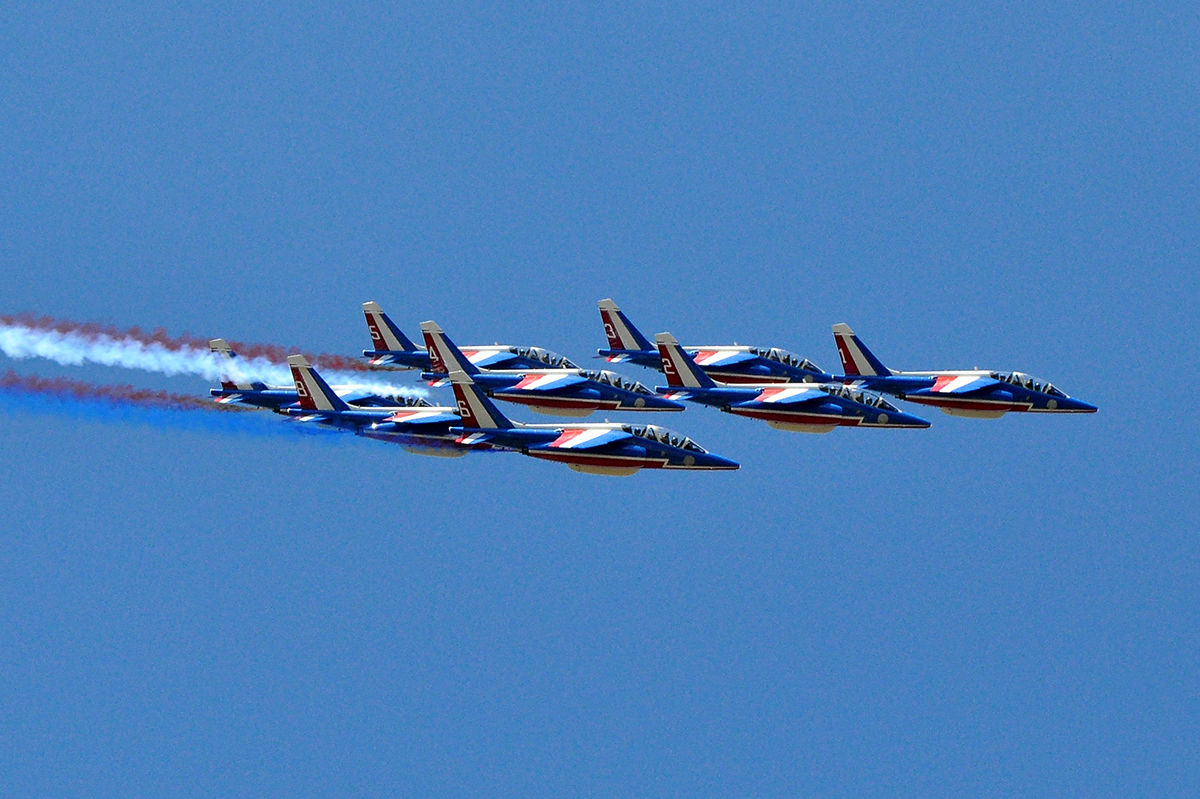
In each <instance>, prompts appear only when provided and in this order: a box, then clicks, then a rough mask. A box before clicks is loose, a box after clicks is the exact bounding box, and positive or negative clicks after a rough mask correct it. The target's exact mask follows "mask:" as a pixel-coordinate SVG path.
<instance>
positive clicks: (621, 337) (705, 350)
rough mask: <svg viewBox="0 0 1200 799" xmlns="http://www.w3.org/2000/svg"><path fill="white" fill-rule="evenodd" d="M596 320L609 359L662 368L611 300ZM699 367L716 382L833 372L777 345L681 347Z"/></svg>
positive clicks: (812, 378)
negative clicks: (602, 325) (602, 324)
mask: <svg viewBox="0 0 1200 799" xmlns="http://www.w3.org/2000/svg"><path fill="white" fill-rule="evenodd" d="M599 305H600V320H601V321H602V322H603V323H604V335H605V336H607V337H608V347H609V348H608V349H606V350H598V352H599V354H600V356H601V357H603V358H604V359H605V360H607V361H609V362H610V363H622V362H625V361H628V362H629V363H636V364H637V365H638V366H645V367H648V368H650V369H659V370H661V369H662V358H660V357H659V354H658V349H657V348H656V347H655V346H654V345H653V344H651V343H650V342H649V341H647V340H646V337H645V336H643V335H642V333H641V331H639V330H638V329H637V328H636V327H634V325H633V322H630V321H629V317H627V316H626V315H625V314H624V313H622V312H621V309H620V308H618V307H617V304H616V303H615V302H613V301H612V300H600V302H599ZM684 349H685V350H687V352H688V354H690V355H691V356H692V357H693V358H694V359H695V360H696V363H697V364H699V365H700V368H701V369H703V370H704V372H705V373H706V374H707V375H708V376H709V377H711V378H712V379H713V380H716V381H717V382H718V383H824V382H827V381H829V380H832V379H833V375H831V374H829V373H828V372H825V371H824V370H823V369H821V367H819V366H817V365H816V364H814V363H813V362H812V361H810V360H808V359H807V358H801V357H800V356H799V355H793V354H792V353H790V352H788V351H787V350H781V349H779V348H778V347H747V346H742V345H738V344H733V345H721V346H712V347H701V346H696V345H692V344H689V345H687V346H685V347H684Z"/></svg>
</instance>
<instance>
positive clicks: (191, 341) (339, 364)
mask: <svg viewBox="0 0 1200 799" xmlns="http://www.w3.org/2000/svg"><path fill="white" fill-rule="evenodd" d="M0 327H23V328H28V329H29V330H41V331H51V330H52V331H56V332H58V333H63V334H67V333H76V334H78V335H80V336H81V337H83V338H85V339H95V338H98V337H101V336H104V337H107V338H108V339H111V340H114V341H116V340H129V341H137V342H141V343H142V344H144V345H146V346H147V347H149V346H151V345H154V344H157V345H159V346H160V347H162V348H163V349H165V350H167V351H171V352H173V351H176V350H181V349H185V348H190V349H192V350H198V351H201V352H206V351H207V350H208V339H202V338H197V337H195V336H192V335H189V334H187V333H184V334H183V335H180V336H170V335H168V334H167V331H166V330H165V329H163V328H161V327H159V328H155V329H154V330H152V331H151V332H149V333H146V332H144V331H143V330H142V329H141V328H140V327H131V328H129V329H128V330H121V329H119V328H117V327H114V326H113V325H101V324H97V323H95V322H72V321H70V320H67V319H55V318H54V317H51V316H41V317H35V316H33V315H32V314H17V315H16V316H0ZM229 344H230V346H232V347H233V349H234V350H235V351H237V352H238V354H239V355H242V356H243V357H246V358H259V359H262V360H264V361H268V362H270V363H276V364H283V363H287V356H289V355H293V354H295V353H297V352H300V350H299V349H288V348H287V347H280V346H278V345H276V344H254V343H250V342H244V341H230V342H229ZM304 357H305V358H307V359H308V362H309V363H311V364H313V365H314V366H316V367H317V368H318V369H328V370H332V371H340V372H368V371H371V369H370V367H369V366H367V365H366V364H365V363H362V362H361V361H358V360H355V359H354V358H347V357H346V356H344V355H333V354H330V353H327V352H323V353H321V354H319V355H313V354H311V353H307V352H305V353H304Z"/></svg>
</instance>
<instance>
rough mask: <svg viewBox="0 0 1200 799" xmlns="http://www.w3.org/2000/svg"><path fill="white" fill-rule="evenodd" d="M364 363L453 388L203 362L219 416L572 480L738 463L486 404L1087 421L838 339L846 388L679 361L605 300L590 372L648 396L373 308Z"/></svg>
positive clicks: (698, 356) (978, 379) (991, 382)
mask: <svg viewBox="0 0 1200 799" xmlns="http://www.w3.org/2000/svg"><path fill="white" fill-rule="evenodd" d="M362 308H363V314H364V316H365V317H366V322H367V330H368V332H369V334H370V337H371V348H370V349H366V350H363V357H364V358H365V359H366V361H367V366H368V368H371V369H380V370H406V371H416V370H419V371H420V374H421V378H422V380H424V381H426V382H427V383H428V385H430V386H432V387H438V386H449V387H450V388H451V390H452V391H453V395H454V404H453V405H445V406H442V405H434V404H432V403H430V402H429V401H427V400H425V399H420V398H414V397H391V396H380V395H378V394H372V393H370V392H366V391H363V390H361V389H358V388H355V387H351V386H337V385H332V386H331V385H329V384H328V383H326V382H325V380H324V378H322V377H321V375H320V374H319V373H318V372H317V370H316V369H315V368H313V366H312V365H311V364H310V363H309V362H308V361H307V360H306V359H305V357H304V356H303V355H292V356H290V357H289V358H288V366H289V368H290V370H291V374H292V379H293V384H292V385H285V386H272V385H267V384H265V383H262V382H258V381H249V380H245V379H242V378H241V377H240V376H239V370H238V361H237V354H236V353H235V352H234V351H233V350H232V348H231V347H230V346H229V344H228V343H226V342H225V341H224V340H223V339H213V340H212V341H210V342H209V347H210V349H211V350H212V352H213V354H214V356H215V357H216V358H217V359H218V361H219V362H220V363H221V365H222V368H221V372H222V374H221V387H220V388H214V389H212V390H211V392H210V393H211V395H212V397H213V398H214V400H215V401H216V402H219V403H237V404H240V405H247V406H252V407H259V408H264V409H269V410H271V411H274V412H275V413H278V414H281V415H284V416H287V417H289V418H290V419H292V420H294V421H296V422H298V423H302V424H305V423H307V424H317V425H321V426H323V427H328V428H333V429H339V430H346V431H349V432H353V433H355V434H357V435H360V436H363V437H365V438H370V439H374V440H376V441H383V442H386V443H392V444H398V445H400V446H401V447H403V448H404V449H406V450H408V451H409V452H413V453H416V454H420V455H432V456H440V457H461V456H463V455H466V454H467V453H468V452H472V451H483V450H492V451H501V452H514V453H520V454H522V455H525V456H527V457H531V458H538V459H540V460H547V461H554V462H558V463H562V464H565V465H566V466H567V467H569V468H571V469H574V470H575V471H578V472H585V473H589V474H606V475H630V474H634V473H636V472H638V471H640V470H642V469H685V470H689V471H729V470H734V469H737V468H738V464H737V463H736V462H735V461H732V460H729V459H728V458H724V457H721V456H720V455H716V454H714V453H711V452H708V451H707V450H705V449H704V448H703V447H701V446H700V445H699V444H697V443H696V442H695V441H693V440H692V439H690V438H688V437H687V436H685V435H683V434H681V433H677V432H675V431H674V430H670V429H668V428H666V427H662V426H660V425H657V424H649V423H640V422H639V423H627V422H609V421H607V420H606V421H605V422H602V423H594V422H592V423H588V422H576V421H557V422H549V423H540V424H530V423H526V422H520V421H515V420H512V419H510V418H508V417H507V416H506V415H505V414H504V413H503V412H502V411H501V410H500V409H499V407H497V405H496V402H497V401H499V402H504V403H510V404H514V405H521V406H524V407H525V408H526V409H528V410H529V411H532V412H534V413H538V414H543V415H547V416H557V417H566V418H568V419H578V418H583V417H587V416H589V415H591V414H592V413H594V412H596V411H605V412H628V413H632V414H636V415H639V416H640V415H642V414H648V413H678V412H681V411H683V410H684V409H685V408H686V407H687V406H688V405H689V404H694V405H706V406H708V407H710V408H716V409H717V410H719V411H721V412H724V413H728V414H730V415H732V416H741V417H743V418H746V419H752V420H758V421H761V422H765V423H766V424H767V425H769V426H770V427H772V428H775V429H777V430H785V431H790V432H800V433H828V432H831V431H832V430H833V429H835V428H837V427H862V428H875V429H888V428H891V429H921V428H927V427H929V426H930V423H929V422H928V421H926V420H925V419H922V418H921V417H919V416H917V415H915V414H911V413H908V412H907V411H905V410H902V409H901V408H900V407H898V406H897V405H896V404H895V403H894V402H893V401H892V400H897V401H902V402H908V403H913V404H916V405H924V406H929V407H935V408H938V409H940V410H941V411H942V412H944V413H946V414H950V415H953V416H963V417H970V418H980V419H994V418H999V417H1000V416H1003V415H1004V414H1006V413H1095V412H1096V410H1097V409H1096V406H1094V405H1090V404H1088V403H1086V402H1083V401H1082V400H1078V399H1075V398H1073V397H1070V396H1068V395H1067V394H1066V393H1064V392H1063V391H1061V390H1060V389H1058V388H1056V387H1055V386H1053V385H1052V384H1050V383H1049V382H1048V381H1045V380H1041V379H1039V378H1035V377H1031V376H1030V375H1027V374H1025V373H1023V372H1017V371H990V370H979V369H972V370H934V371H896V370H892V369H889V368H888V367H886V366H884V365H883V362H882V361H880V360H879V358H877V357H876V356H875V354H874V353H872V352H871V350H869V349H868V348H867V346H866V345H865V344H863V342H862V340H861V339H859V337H858V336H857V335H855V333H854V331H852V330H851V329H850V328H849V327H848V326H847V325H845V324H836V325H834V326H833V337H834V343H835V344H836V346H837V350H838V355H839V356H840V359H841V367H842V368H841V371H842V374H840V375H837V374H833V373H831V372H826V371H825V370H823V369H821V368H820V367H818V366H817V365H816V364H814V363H813V362H812V361H810V360H808V359H807V358H802V357H800V356H798V355H795V354H793V353H791V352H788V351H787V350H784V349H781V348H779V347H756V346H744V345H739V344H732V345H691V344H688V345H682V344H680V343H679V342H678V341H677V340H676V339H675V337H674V336H673V335H671V334H670V333H668V332H663V333H659V334H657V335H656V336H655V337H654V342H653V343H651V341H650V340H649V339H648V338H647V337H646V336H645V335H643V334H642V333H641V331H639V330H638V329H637V327H636V326H634V324H633V322H631V321H630V320H629V318H628V317H627V316H626V315H625V314H624V313H623V312H622V311H621V309H620V308H618V307H617V305H616V303H614V302H613V301H612V300H611V299H604V300H600V302H599V309H600V320H601V323H602V324H603V326H604V334H605V337H606V338H607V340H608V346H607V347H606V348H603V349H600V350H598V354H597V357H598V358H602V359H604V360H605V361H607V362H608V363H613V364H620V363H631V364H634V365H637V366H641V367H645V368H649V369H654V370H657V371H658V372H661V373H662V376H663V378H664V380H665V382H666V384H667V385H665V386H655V387H654V388H650V387H648V386H646V385H644V384H642V383H641V382H638V381H636V380H630V379H628V378H626V377H623V376H621V375H619V374H617V373H616V372H612V371H609V370H606V369H584V368H581V367H580V366H578V365H577V364H576V363H574V362H573V361H571V360H570V359H568V358H567V357H565V356H563V355H560V354H558V353H556V352H553V351H552V350H548V349H545V348H543V347H538V346H528V345H522V346H518V345H507V344H498V343H495V344H487V345H462V346H460V345H457V344H455V343H454V341H453V340H451V338H450V336H449V335H448V334H447V333H446V331H444V330H443V329H442V328H441V327H440V326H439V325H438V324H437V323H436V322H434V321H432V320H430V321H426V322H422V323H421V325H420V329H421V334H422V339H423V340H424V344H417V343H415V342H414V341H413V340H412V339H410V338H408V337H407V336H406V335H405V334H404V333H403V332H402V331H401V329H400V327H399V326H397V325H396V324H395V322H393V321H392V319H391V318H390V317H389V316H388V315H387V314H386V313H385V312H384V311H383V309H382V308H381V307H380V305H379V304H378V303H376V302H366V303H363V306H362Z"/></svg>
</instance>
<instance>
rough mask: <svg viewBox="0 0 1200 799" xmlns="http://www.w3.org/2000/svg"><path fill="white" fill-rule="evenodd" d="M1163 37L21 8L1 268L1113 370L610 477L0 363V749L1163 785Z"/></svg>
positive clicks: (302, 331) (673, 10)
mask: <svg viewBox="0 0 1200 799" xmlns="http://www.w3.org/2000/svg"><path fill="white" fill-rule="evenodd" d="M1198 36H1200V12H1198V10H1197V7H1196V6H1195V5H1194V4H1177V5H1173V4H1146V3H1127V4H1105V3H1101V4H1038V5H1022V4H1011V3H1010V4H990V5H987V6H983V7H981V6H980V5H979V4H934V5H930V4H928V3H914V4H910V5H904V4H888V5H883V4H868V5H853V6H848V5H846V4H837V3H831V4H819V5H815V6H812V7H800V8H795V7H789V8H787V9H785V10H781V9H778V8H774V7H759V6H741V7H734V8H729V7H726V6H725V5H715V6H699V5H697V4H695V3H685V4H679V5H676V6H669V5H663V4H660V5H655V6H653V7H652V8H647V7H645V6H644V4H627V5H616V4H611V3H608V4H597V5H595V6H591V7H588V6H575V7H572V8H571V9H566V10H564V9H563V8H562V7H561V4H546V5H544V6H541V7H531V6H528V5H513V6H508V7H500V6H497V5H496V4H481V5H478V6H473V5H444V6H436V7H425V8H422V9H417V10H402V11H398V10H395V9H393V8H392V7H391V4H382V5H379V6H370V5H362V4H349V3H343V4H338V5H337V7H336V8H335V9H333V10H330V9H329V8H326V7H323V6H319V5H312V4H306V5H301V6H293V7H283V6H279V7H271V8H262V7H256V8H253V9H247V8H246V5H245V4H241V3H238V4H228V5H225V6H218V5H216V4H207V5H206V6H205V7H204V9H203V10H199V11H197V10H189V9H187V8H183V7H170V8H165V7H163V6H154V7H141V6H138V5H135V4H111V5H110V4H103V5H97V4H80V5H78V6H73V7H72V6H67V7H63V6H59V5H55V6H53V7H49V6H47V7H23V8H20V9H17V8H12V9H9V10H8V11H6V13H5V14H4V19H3V20H0V65H2V66H3V74H4V76H5V78H4V80H3V81H0V121H2V124H0V219H2V220H3V222H2V224H0V313H11V312H17V311H33V312H36V313H46V314H52V315H55V316H60V317H66V318H72V319H83V320H100V321H105V322H111V323H113V324H117V325H121V326H129V325H141V326H143V327H155V326H163V327H166V328H168V329H169V330H170V331H173V332H182V331H184V330H187V331H190V332H192V333H195V334H198V335H211V336H217V335H220V336H225V337H228V338H233V339H246V340H252V341H274V342H279V343H286V344H293V345H296V346H300V347H304V348H306V349H309V350H318V351H333V352H345V353H354V352H356V351H358V350H360V349H362V348H363V347H364V346H366V345H367V343H368V340H367V338H366V332H365V327H364V325H363V323H362V319H361V315H360V312H359V306H360V304H361V303H362V302H363V301H364V300H369V299H374V300H377V301H379V302H380V303H382V304H383V305H384V307H385V308H387V309H388V310H389V311H391V312H392V314H393V316H394V317H395V318H396V319H397V321H399V322H400V323H401V324H402V325H403V327H404V328H405V329H406V330H407V331H408V332H409V333H410V335H411V334H415V332H416V326H417V323H418V322H420V321H421V320H424V319H430V318H433V319H436V320H437V321H439V322H440V323H441V324H442V326H443V327H444V328H446V330H447V331H448V332H450V333H451V334H452V335H454V336H455V337H457V338H458V339H460V340H464V341H465V340H483V341H492V340H499V341H505V342H511V343H533V344H541V345H543V346H548V347H551V348H553V349H555V350H558V351H561V352H564V353H566V354H568V355H571V356H573V357H576V358H579V359H586V358H588V356H589V354H590V353H592V352H594V350H595V349H596V348H597V347H599V346H601V345H602V344H603V343H604V342H603V339H602V336H601V330H600V325H599V319H598V314H597V312H596V307H595V302H596V300H597V299H600V298H602V297H609V296H611V297H613V298H615V299H616V300H617V301H618V302H619V303H620V304H621V305H622V307H623V308H624V309H625V310H626V311H627V312H628V313H629V314H630V315H631V316H632V317H633V318H634V320H635V321H636V322H638V323H639V324H640V325H642V327H643V329H644V330H645V331H646V332H647V333H654V332H658V331H661V330H670V331H671V332H673V333H674V334H675V335H676V336H678V337H679V338H680V339H683V340H690V341H697V342H699V341H703V342H705V343H708V342H713V343H720V342H724V341H729V340H735V339H736V340H738V341H741V342H744V343H760V344H767V345H776V346H783V347H787V348H789V349H791V350H793V351H795V352H797V353H799V354H801V355H804V356H806V357H808V358H810V359H812V360H814V361H815V362H816V363H818V364H819V365H822V366H824V367H826V368H832V367H834V366H835V365H836V364H837V357H836V354H835V350H834V347H833V343H832V337H831V335H830V330H829V326H830V324H831V323H834V322H847V323H849V324H850V325H852V326H853V327H854V328H855V329H856V330H857V331H858V332H859V333H860V335H862V336H863V337H864V339H865V340H866V341H867V342H868V343H869V344H871V345H872V347H873V348H874V349H875V350H876V352H877V354H879V355H880V356H881V357H882V358H883V359H884V360H885V361H886V362H888V363H890V364H895V365H896V366H898V367H901V368H938V367H941V368H963V367H966V368H969V367H972V366H976V365H978V366H983V367H993V368H1017V369H1022V370H1025V371H1029V372H1032V373H1034V374H1037V375H1041V376H1044V377H1047V378H1049V379H1051V380H1053V381H1055V382H1056V383H1057V384H1058V385H1060V386H1061V387H1062V388H1064V389H1065V390H1066V391H1067V392H1068V393H1071V394H1074V395H1077V396H1079V397H1081V398H1083V399H1086V400H1088V401H1090V402H1094V403H1096V404H1098V405H1099V406H1100V408H1101V411H1100V413H1099V414H1097V415H1095V416H1090V417H1077V418H1046V417H1021V416H1012V417H1009V418H1005V419H1001V420H998V421H994V422H980V421H972V420H963V419H951V418H949V417H944V416H941V415H940V414H935V415H934V416H931V417H930V418H931V419H932V421H934V427H933V428H932V429H930V430H928V431H924V432H912V433H906V432H890V431H846V430H843V431H838V432H835V433H833V434H831V435H828V436H819V437H818V436H804V435H795V434H787V433H782V432H777V431H773V430H770V429H768V428H766V427H764V426H761V425H757V424H753V423H750V422H748V421H745V420H740V419H735V418H732V417H729V416H726V415H722V414H719V413H717V412H714V411H709V410H707V409H703V408H692V409H689V410H688V411H686V412H685V413H683V414H681V415H678V416H673V417H672V418H671V420H670V424H671V426H672V427H675V428H677V429H679V430H681V431H683V432H686V433H688V434H689V435H692V436H693V437H695V438H696V439H697V440H698V441H700V442H701V443H702V444H704V445H705V446H707V447H709V448H710V449H713V450H715V451H717V452H719V453H721V454H724V455H727V456H729V457H733V458H735V459H737V460H739V461H741V462H742V464H743V468H742V470H741V471H739V472H736V473H733V474H720V475H703V474H642V475H638V476H636V477H633V478H628V479H624V480H618V479H605V478H596V477H588V476H582V475H577V474H574V473H571V472H569V471H567V470H565V469H562V468H557V467H555V466H554V465H551V464H544V463H538V462H533V461H530V460H528V459H523V458H520V457H516V456H511V457H504V456H490V457H488V456H480V457H470V458H466V459H463V460H460V461H455V462H446V461H441V460H436V459H429V458H418V457H414V456H411V455H408V454H406V453H404V452H402V451H400V450H399V449H396V448H391V447H388V446H385V445H381V444H374V443H371V442H362V441H355V440H352V439H351V440H345V441H342V440H339V441H335V442H330V441H324V440H314V439H312V438H311V437H301V436H296V437H287V436H275V437H268V436H255V435H249V434H240V433H224V432H220V431H212V430H189V429H183V428H181V427H178V426H170V425H159V424H155V423H153V420H152V419H148V420H146V421H145V422H138V421H136V420H134V421H133V422H120V423H114V422H106V421H104V420H102V419H99V418H97V417H95V416H94V415H86V414H85V415H78V416H77V415H74V414H72V413H71V412H70V411H69V409H59V410H58V411H55V412H44V411H40V412H37V413H31V412H26V411H23V410H21V409H20V408H18V407H15V406H14V405H13V404H12V403H11V402H6V403H5V404H4V405H3V407H2V408H0V474H2V475H3V476H2V477H0V740H3V741H4V745H3V746H2V747H0V793H4V794H5V795H9V796H53V797H72V796H79V797H85V796H86V797H104V796H113V797H118V796H119V797H131V796H388V795H391V796H441V795H445V796H464V795H466V796H564V795H568V796H569V795H598V796H706V795H707V796H751V795H754V796H814V797H815V796H820V797H874V796H880V797H885V796H886V797H896V796H901V797H960V796H996V797H1008V796H1026V797H1033V796H1053V797H1069V796H1079V797H1098V796H1122V797H1124V796H1134V795H1136V796H1166V797H1175V796H1178V797H1185V796H1195V795H1197V793H1200V763H1198V761H1197V755H1196V753H1197V750H1198V746H1200V740H1198V739H1200V722H1198V719H1200V699H1198V697H1200V668H1198V664H1197V657H1198V655H1197V652H1200V636H1198V635H1197V630H1198V627H1197V623H1198V621H1200V619H1198V607H1200V605H1198V600H1200V590H1198V588H1197V584H1198V579H1200V549H1198V546H1197V536H1196V532H1197V527H1198V526H1200V514H1198V512H1197V507H1198V503H1197V498H1196V491H1197V474H1198V473H1200V468H1198V466H1200V464H1198V462H1197V461H1198V458H1197V452H1198V451H1200V434H1198V422H1197V419H1198V417H1200V414H1198V413H1197V411H1196V410H1195V409H1194V407H1193V405H1194V403H1193V402H1192V400H1191V397H1192V395H1193V394H1194V386H1195V385H1196V381H1197V378H1198V377H1200V375H1198V374H1197V371H1198V369H1197V357H1196V350H1197V343H1198V341H1200V335H1198V334H1200V326H1198V324H1197V318H1198V308H1197V297H1198V296H1200V285H1198V284H1200V278H1198V274H1200V269H1198V266H1200V259H1198V258H1197V252H1198V250H1197V245H1198V244H1200V225H1198V222H1200V218H1198V216H1200V215H1198V211H1197V209H1198V208H1200V204H1198V200H1200V197H1198V191H1197V178H1198V176H1200V169H1198V167H1200V158H1198V155H1197V153H1198V151H1197V140H1198V134H1200V125H1198V124H1197V122H1198V111H1197V97H1198V96H1200V93H1198V89H1200V86H1198V78H1200V54H1198V53H1200V51H1198V50H1197V48H1196V41H1197V39H1198ZM10 365H13V364H11V363H9V362H0V367H7V366H10ZM18 366H19V368H20V369H22V370H24V371H29V370H32V369H41V368H42V367H41V366H39V365H38V364H35V363H32V362H25V363H22V364H19V365H18ZM43 371H44V372H45V373H51V372H52V373H54V374H68V375H71V376H74V377H77V378H78V379H87V380H97V381H119V380H139V381H145V380H146V378H144V377H142V376H137V375H133V374H132V373H123V372H120V371H119V370H104V369H99V368H80V369H64V368H62V367H57V368H55V369H53V370H51V369H50V368H49V367H45V368H44V370H43ZM624 371H625V372H626V373H627V374H628V375H629V376H631V377H639V378H642V379H645V380H647V381H648V382H653V378H652V373H647V372H643V371H641V370H639V369H637V368H632V367H631V368H628V369H625V370H624ZM148 382H149V383H152V384H162V385H167V386H169V387H171V388H173V389H175V390H186V391H190V392H194V393H197V394H203V393H204V392H205V390H206V389H207V386H206V385H205V384H204V383H203V382H202V381H197V380H185V379H183V378H175V379H172V380H170V381H155V380H150V381H148ZM510 407H512V406H510ZM513 415H514V416H515V417H517V418H528V416H527V415H524V414H522V413H520V411H519V410H517V411H514V414H513Z"/></svg>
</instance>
